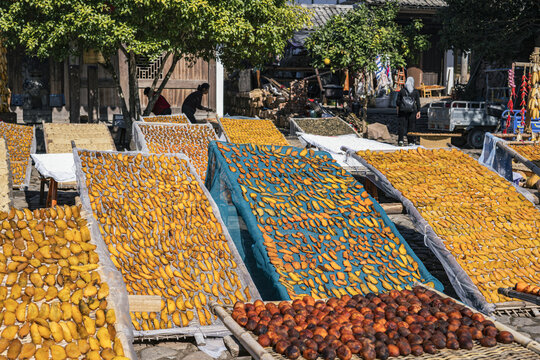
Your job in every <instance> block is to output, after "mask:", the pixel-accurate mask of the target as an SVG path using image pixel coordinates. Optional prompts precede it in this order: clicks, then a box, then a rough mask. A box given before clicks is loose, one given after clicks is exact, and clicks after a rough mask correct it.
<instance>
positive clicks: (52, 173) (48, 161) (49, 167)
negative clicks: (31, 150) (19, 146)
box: [31, 153, 77, 183]
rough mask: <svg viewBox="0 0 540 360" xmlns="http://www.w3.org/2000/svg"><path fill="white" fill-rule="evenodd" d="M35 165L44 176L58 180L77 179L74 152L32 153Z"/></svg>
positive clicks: (68, 180)
mask: <svg viewBox="0 0 540 360" xmlns="http://www.w3.org/2000/svg"><path fill="white" fill-rule="evenodd" d="M31 156H32V159H33V160H34V163H35V167H36V169H37V171H39V173H40V174H41V175H42V176H44V177H50V178H53V179H54V180H55V181H56V182H59V183H60V182H71V181H76V180H77V177H76V175H75V162H74V161H73V153H67V154H31Z"/></svg>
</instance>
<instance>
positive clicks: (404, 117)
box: [396, 76, 420, 146]
mask: <svg viewBox="0 0 540 360" xmlns="http://www.w3.org/2000/svg"><path fill="white" fill-rule="evenodd" d="M396 104H397V114H398V116H399V131H398V145H399V146H403V137H404V136H405V135H407V133H408V132H414V124H415V122H416V120H417V119H420V93H419V92H418V90H416V89H415V88H414V79H413V78H412V77H410V76H409V77H408V78H407V81H406V82H405V87H403V88H402V89H401V91H400V92H399V94H398V97H397V101H396ZM414 140H415V139H414V137H413V136H407V143H408V144H409V145H412V144H414Z"/></svg>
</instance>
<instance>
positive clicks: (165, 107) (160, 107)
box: [144, 87, 171, 115]
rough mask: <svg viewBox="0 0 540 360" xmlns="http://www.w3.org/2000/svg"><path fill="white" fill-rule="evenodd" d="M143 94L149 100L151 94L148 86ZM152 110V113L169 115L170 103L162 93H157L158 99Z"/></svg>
mask: <svg viewBox="0 0 540 360" xmlns="http://www.w3.org/2000/svg"><path fill="white" fill-rule="evenodd" d="M144 95H146V96H147V97H148V100H150V97H151V96H153V94H151V89H150V88H149V87H147V88H145V89H144ZM152 112H153V113H154V115H171V105H170V104H169V102H168V101H167V100H165V98H164V97H163V96H162V95H159V97H158V99H157V100H156V102H155V104H154V108H153V109H152Z"/></svg>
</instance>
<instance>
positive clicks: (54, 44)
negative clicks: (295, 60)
mask: <svg viewBox="0 0 540 360" xmlns="http://www.w3.org/2000/svg"><path fill="white" fill-rule="evenodd" d="M308 15H309V14H308V12H307V11H306V10H305V9H303V8H301V7H297V6H294V5H289V4H288V3H287V2H286V1H285V0H10V1H7V0H3V1H0V33H2V35H3V36H4V37H6V39H7V41H8V43H9V44H11V45H19V46H22V47H23V48H24V49H25V50H26V52H27V53H28V54H30V55H35V56H38V57H42V58H48V57H52V58H53V59H55V60H57V61H61V60H65V59H66V58H68V57H69V56H70V55H80V54H81V53H82V52H83V51H84V50H85V49H95V50H98V51H101V53H102V54H103V55H104V56H105V58H106V59H108V60H109V61H107V63H106V64H105V65H104V66H105V68H106V69H107V71H109V72H110V73H111V75H112V77H113V79H114V80H115V83H116V86H117V90H118V94H119V96H120V99H121V102H122V108H123V114H124V118H126V119H128V121H129V119H136V118H138V115H139V114H140V113H141V109H140V101H139V95H138V88H137V79H136V71H135V66H136V61H135V59H136V56H137V55H143V56H146V57H148V58H150V59H154V58H157V57H158V56H160V55H162V54H163V53H167V54H169V55H170V54H174V56H173V66H171V68H170V69H169V70H168V73H167V75H165V76H164V80H163V81H162V82H161V85H160V86H159V87H157V86H156V84H157V82H158V77H159V76H161V74H157V75H156V78H155V79H154V84H153V87H154V88H155V89H156V91H154V92H153V93H154V94H155V95H154V96H153V97H152V98H151V99H150V102H149V109H151V108H152V107H153V104H154V102H155V100H157V98H158V96H159V94H160V92H161V91H162V89H163V88H164V86H165V84H166V83H167V81H168V79H169V76H170V74H171V72H172V70H173V69H174V66H175V64H176V62H177V61H178V59H180V58H186V59H188V60H194V59H196V58H203V59H205V60H211V59H216V58H218V59H220V60H221V61H222V62H223V63H224V64H225V66H227V67H228V68H235V67H244V66H247V65H250V66H254V65H261V64H264V63H266V62H267V61H268V59H269V58H270V57H271V56H273V55H275V54H280V53H281V52H282V51H283V48H284V46H285V44H286V41H287V40H288V39H289V38H290V37H291V35H292V34H293V32H294V31H295V30H297V29H299V28H301V27H303V26H304V25H305V24H307V23H308V22H309V16H308ZM118 50H121V51H122V52H123V53H124V54H125V55H126V57H127V58H128V69H129V70H128V73H129V74H128V76H129V95H130V97H129V106H128V104H126V102H125V101H124V96H123V91H122V88H121V87H120V81H119V80H118V79H119V76H118V74H116V72H115V71H116V70H115V68H114V67H113V66H112V63H111V62H110V57H111V56H112V55H114V54H116V53H117V52H118ZM162 70H163V69H162ZM149 109H147V111H146V112H149V111H150V110H149ZM130 129H131V127H130V126H129V123H128V134H129V131H130ZM128 137H129V136H128Z"/></svg>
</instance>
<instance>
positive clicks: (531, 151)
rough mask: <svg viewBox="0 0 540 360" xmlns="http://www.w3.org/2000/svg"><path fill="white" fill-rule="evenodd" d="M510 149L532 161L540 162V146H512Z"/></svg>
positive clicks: (537, 144)
mask: <svg viewBox="0 0 540 360" xmlns="http://www.w3.org/2000/svg"><path fill="white" fill-rule="evenodd" d="M508 147H510V148H512V149H514V150H515V151H516V152H517V153H519V154H521V155H523V156H524V157H526V158H527V159H529V160H530V161H540V144H539V143H536V144H534V145H533V144H528V145H517V144H511V145H508Z"/></svg>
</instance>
